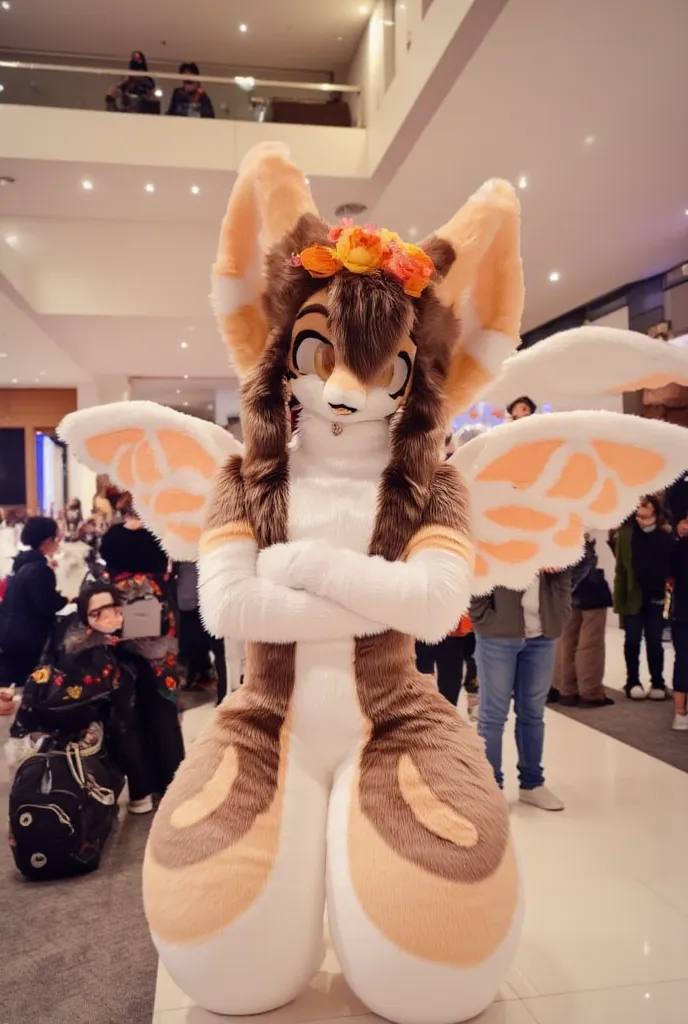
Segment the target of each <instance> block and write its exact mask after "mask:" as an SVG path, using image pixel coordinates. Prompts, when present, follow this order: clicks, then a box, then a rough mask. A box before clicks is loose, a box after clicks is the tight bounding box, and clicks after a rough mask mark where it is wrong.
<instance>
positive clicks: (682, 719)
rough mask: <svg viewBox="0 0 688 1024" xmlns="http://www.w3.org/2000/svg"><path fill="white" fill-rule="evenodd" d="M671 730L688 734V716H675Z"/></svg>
mask: <svg viewBox="0 0 688 1024" xmlns="http://www.w3.org/2000/svg"><path fill="white" fill-rule="evenodd" d="M671 728H672V729H675V730H676V732H688V715H674V721H673V722H672V725H671Z"/></svg>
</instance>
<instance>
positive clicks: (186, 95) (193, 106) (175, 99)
mask: <svg viewBox="0 0 688 1024" xmlns="http://www.w3.org/2000/svg"><path fill="white" fill-rule="evenodd" d="M200 73H201V72H200V71H199V70H198V64H193V63H191V64H182V65H180V68H179V74H180V75H194V76H195V78H194V79H184V81H183V82H182V84H181V85H180V86H178V88H176V89H175V90H174V92H173V93H172V98H171V100H170V105H169V107H168V109H167V113H168V115H171V116H172V117H215V111H214V109H213V104H212V101H211V99H210V96H208V93H207V92H206V91H205V89H204V88H203V86H202V85H201V83H200V82H199V81H198V77H199V75H200Z"/></svg>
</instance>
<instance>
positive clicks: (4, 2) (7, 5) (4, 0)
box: [2, 0, 12, 11]
mask: <svg viewBox="0 0 688 1024" xmlns="http://www.w3.org/2000/svg"><path fill="white" fill-rule="evenodd" d="M11 6H12V4H11V3H10V0H2V9H3V11H9V9H10V7H11Z"/></svg>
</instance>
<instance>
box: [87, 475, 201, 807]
mask: <svg viewBox="0 0 688 1024" xmlns="http://www.w3.org/2000/svg"><path fill="white" fill-rule="evenodd" d="M118 511H119V512H120V514H121V515H122V522H121V523H115V524H114V525H113V526H111V527H110V529H109V530H108V531H107V533H106V534H105V536H104V537H103V539H102V541H101V545H100V557H101V559H102V560H103V562H104V563H105V568H106V569H107V572H108V575H109V576H110V578H111V580H112V582H113V583H114V585H115V587H116V588H117V590H118V591H119V593H120V594H121V596H122V600H123V603H124V626H123V631H122V638H123V642H122V645H121V646H122V654H123V655H124V656H131V657H132V658H133V659H134V661H135V664H136V704H137V708H138V718H139V724H140V729H141V734H142V735H143V737H144V742H145V744H146V749H147V751H148V753H149V757H150V767H151V775H152V778H153V790H154V792H156V793H160V794H162V793H164V792H165V790H166V789H167V787H168V786H169V784H170V782H171V781H172V779H173V777H174V773H175V772H176V770H177V768H178V767H179V765H180V764H181V762H182V761H183V759H184V740H183V738H182V731H181V726H180V724H179V716H178V714H177V704H178V699H179V684H180V673H179V663H178V662H179V643H178V640H177V623H176V615H175V611H174V609H173V607H172V600H171V594H170V588H169V575H168V559H167V555H166V554H165V552H164V551H163V550H162V548H161V547H160V545H159V544H158V542H157V540H156V539H155V537H154V536H153V534H152V533H151V532H150V531H149V530H147V529H146V527H145V526H144V525H143V523H142V522H141V520H140V519H139V518H138V516H137V515H136V513H135V512H134V508H133V504H132V498H131V495H130V494H128V493H124V494H122V495H120V499H119V502H118Z"/></svg>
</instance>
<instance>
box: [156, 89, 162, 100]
mask: <svg viewBox="0 0 688 1024" xmlns="http://www.w3.org/2000/svg"><path fill="white" fill-rule="evenodd" d="M155 95H156V96H157V97H158V99H159V100H161V99H162V89H156V90H155Z"/></svg>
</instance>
